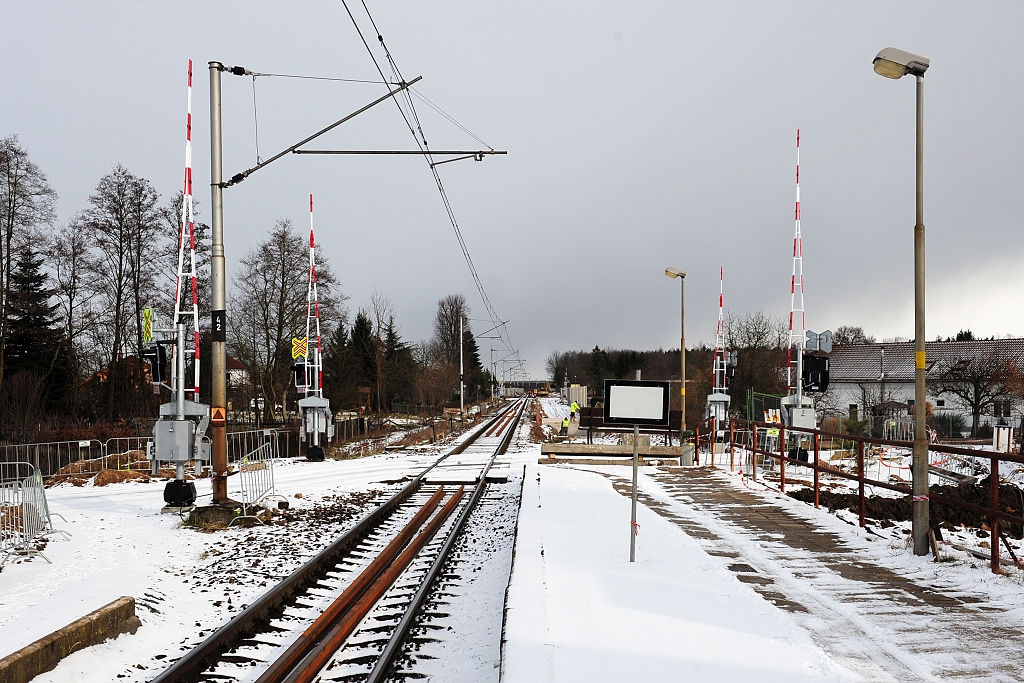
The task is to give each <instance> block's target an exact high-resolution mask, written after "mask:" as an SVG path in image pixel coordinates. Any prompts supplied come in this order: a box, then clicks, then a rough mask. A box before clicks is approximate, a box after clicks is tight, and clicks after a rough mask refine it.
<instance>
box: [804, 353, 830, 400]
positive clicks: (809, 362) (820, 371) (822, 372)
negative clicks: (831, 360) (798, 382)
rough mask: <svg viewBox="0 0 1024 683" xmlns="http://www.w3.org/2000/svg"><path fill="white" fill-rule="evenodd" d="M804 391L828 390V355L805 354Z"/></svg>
mask: <svg viewBox="0 0 1024 683" xmlns="http://www.w3.org/2000/svg"><path fill="white" fill-rule="evenodd" d="M802 379H803V383H804V391H814V392H825V391H828V356H816V355H813V354H810V353H805V354H804V371H803V378H802Z"/></svg>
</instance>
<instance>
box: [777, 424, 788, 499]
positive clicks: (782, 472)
mask: <svg viewBox="0 0 1024 683" xmlns="http://www.w3.org/2000/svg"><path fill="white" fill-rule="evenodd" d="M788 436H789V435H788V434H786V428H785V427H784V426H782V425H779V491H781V492H782V493H785V492H786V438H787V437H788Z"/></svg>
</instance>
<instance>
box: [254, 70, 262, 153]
mask: <svg viewBox="0 0 1024 683" xmlns="http://www.w3.org/2000/svg"><path fill="white" fill-rule="evenodd" d="M252 120H253V123H254V124H255V126H256V128H255V130H256V165H257V166H258V165H259V164H261V163H263V160H262V159H260V117H259V116H258V115H257V113H256V76H253V77H252Z"/></svg>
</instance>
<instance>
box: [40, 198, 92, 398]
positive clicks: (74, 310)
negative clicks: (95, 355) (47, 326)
mask: <svg viewBox="0 0 1024 683" xmlns="http://www.w3.org/2000/svg"><path fill="white" fill-rule="evenodd" d="M46 256H47V259H48V261H49V265H50V268H51V270H52V271H53V280H54V282H55V283H56V284H55V287H54V288H53V294H54V297H55V298H56V299H57V306H58V309H57V310H58V311H59V312H60V319H61V320H62V321H63V327H64V329H63V335H62V336H63V338H64V344H65V345H66V346H67V358H68V362H69V363H70V364H71V367H70V368H69V371H70V374H71V376H72V377H74V378H76V380H77V378H79V377H80V376H81V373H82V360H83V356H84V355H85V354H84V353H83V351H84V350H83V348H82V346H83V345H82V343H81V340H82V338H83V337H84V336H85V334H87V333H88V332H91V331H93V330H95V326H96V321H97V318H98V313H97V311H96V309H95V307H94V306H93V300H94V299H95V298H96V295H97V292H96V291H95V290H94V289H91V288H89V287H86V286H85V282H84V280H85V279H86V278H88V277H89V274H90V273H92V272H94V271H95V265H94V260H95V258H94V256H93V255H92V253H91V252H90V250H89V244H88V241H87V240H86V237H85V234H84V233H83V231H82V225H81V220H80V218H79V217H77V216H76V217H75V218H73V219H72V220H71V222H70V223H69V224H68V225H65V226H64V227H62V228H60V229H59V230H58V231H57V232H56V233H54V235H53V236H52V237H51V238H50V239H49V241H48V243H47V245H46ZM70 398H71V407H72V410H73V411H77V407H78V382H77V381H75V382H73V383H72V386H71V397H70Z"/></svg>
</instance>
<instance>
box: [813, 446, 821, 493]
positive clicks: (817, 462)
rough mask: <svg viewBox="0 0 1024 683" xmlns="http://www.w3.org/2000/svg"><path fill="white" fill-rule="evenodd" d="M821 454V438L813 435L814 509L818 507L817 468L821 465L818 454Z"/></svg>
mask: <svg viewBox="0 0 1024 683" xmlns="http://www.w3.org/2000/svg"><path fill="white" fill-rule="evenodd" d="M820 452H821V437H820V436H819V435H818V434H815V435H814V507H818V492H819V491H820V488H819V485H818V484H819V481H818V467H819V466H820V464H821V458H820V456H819V453H820Z"/></svg>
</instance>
